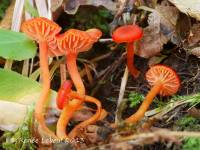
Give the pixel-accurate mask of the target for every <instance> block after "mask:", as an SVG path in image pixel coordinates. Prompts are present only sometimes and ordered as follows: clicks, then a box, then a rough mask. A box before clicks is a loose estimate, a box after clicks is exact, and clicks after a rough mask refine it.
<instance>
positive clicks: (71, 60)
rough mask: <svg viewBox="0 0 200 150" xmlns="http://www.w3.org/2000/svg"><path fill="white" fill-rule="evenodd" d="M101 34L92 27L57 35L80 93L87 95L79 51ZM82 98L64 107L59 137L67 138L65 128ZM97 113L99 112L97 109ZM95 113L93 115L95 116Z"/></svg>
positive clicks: (87, 48)
mask: <svg viewBox="0 0 200 150" xmlns="http://www.w3.org/2000/svg"><path fill="white" fill-rule="evenodd" d="M101 35H102V33H101V31H100V30H98V29H90V30H87V31H80V30H76V29H70V30H68V31H66V32H65V33H64V34H62V35H59V36H58V37H57V44H58V48H59V49H60V50H62V51H65V55H66V57H67V59H66V64H67V69H68V72H69V74H70V77H71V79H72V81H73V83H74V85H75V87H76V90H77V93H79V94H80V95H85V87H84V84H83V81H82V79H81V77H80V74H79V72H78V68H77V65H76V58H77V55H78V53H79V52H84V51H87V50H89V49H90V48H91V47H92V45H93V44H94V43H95V42H96V41H97V40H98V39H99V38H100V36H101ZM82 100H83V99H82ZM82 100H79V99H73V100H72V101H70V102H69V103H68V105H66V106H65V107H64V108H63V110H62V113H61V116H60V118H59V120H58V123H57V124H58V128H57V136H58V137H61V138H67V135H66V133H65V128H66V126H67V124H68V122H69V119H70V118H71V117H72V114H73V113H74V112H75V111H76V110H77V109H78V108H80V106H81V104H82V103H83V101H82ZM96 113H99V112H98V111H97V112H96ZM95 115H96V114H95ZM95 115H94V116H93V117H95ZM97 115H98V114H97ZM64 117H66V118H67V119H65V120H63V118H64ZM93 117H92V118H93ZM92 118H90V119H89V122H88V121H87V120H86V121H85V122H86V123H87V124H88V123H92V122H91V121H93V120H92ZM61 126H62V127H61Z"/></svg>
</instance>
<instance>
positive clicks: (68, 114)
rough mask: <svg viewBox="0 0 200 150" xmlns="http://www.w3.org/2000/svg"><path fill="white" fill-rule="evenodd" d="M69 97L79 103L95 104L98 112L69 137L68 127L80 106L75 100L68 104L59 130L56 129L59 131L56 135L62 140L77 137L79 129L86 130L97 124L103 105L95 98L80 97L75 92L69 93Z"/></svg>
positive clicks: (58, 125)
mask: <svg viewBox="0 0 200 150" xmlns="http://www.w3.org/2000/svg"><path fill="white" fill-rule="evenodd" d="M69 97H70V98H72V99H76V100H79V101H87V102H91V103H95V104H96V105H97V111H96V113H95V114H94V115H93V116H92V117H91V118H89V119H88V120H86V121H84V122H82V123H80V124H79V125H77V126H76V127H75V128H74V129H73V130H72V131H71V132H70V135H69V136H68V135H67V134H66V126H67V124H68V122H69V120H70V118H71V117H72V115H73V113H74V112H75V111H76V110H78V108H79V106H78V105H77V104H76V103H74V100H72V101H70V102H69V103H68V104H66V105H65V107H64V108H63V110H62V113H61V115H60V117H59V120H58V122H57V128H56V129H57V132H56V134H57V136H58V137H59V138H61V139H68V138H73V137H76V135H77V134H78V129H80V128H84V127H85V126H87V125H89V124H91V123H94V122H96V121H97V120H98V119H99V117H100V115H101V103H100V101H99V100H97V99H95V98H93V97H90V96H84V95H79V93H77V92H74V91H71V92H70V93H69Z"/></svg>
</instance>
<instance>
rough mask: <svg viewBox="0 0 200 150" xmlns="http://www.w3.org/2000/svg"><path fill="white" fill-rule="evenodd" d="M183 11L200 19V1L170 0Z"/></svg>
mask: <svg viewBox="0 0 200 150" xmlns="http://www.w3.org/2000/svg"><path fill="white" fill-rule="evenodd" d="M169 1H170V2H171V3H172V4H174V5H175V6H176V7H177V8H178V9H179V10H180V11H181V12H183V13H185V14H187V15H190V16H191V17H194V18H196V19H197V20H199V21H200V1H199V0H169Z"/></svg>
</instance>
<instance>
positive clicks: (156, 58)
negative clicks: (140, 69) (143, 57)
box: [148, 55, 167, 67]
mask: <svg viewBox="0 0 200 150" xmlns="http://www.w3.org/2000/svg"><path fill="white" fill-rule="evenodd" d="M166 57H167V56H166V55H160V56H153V57H151V58H150V59H149V61H148V65H149V66H150V67H151V66H153V65H156V64H159V63H160V62H161V61H163V59H165V58H166Z"/></svg>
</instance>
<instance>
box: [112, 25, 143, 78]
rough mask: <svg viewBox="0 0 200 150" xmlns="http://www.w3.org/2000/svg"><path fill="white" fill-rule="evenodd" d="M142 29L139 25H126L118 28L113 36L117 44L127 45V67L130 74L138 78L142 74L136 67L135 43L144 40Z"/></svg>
mask: <svg viewBox="0 0 200 150" xmlns="http://www.w3.org/2000/svg"><path fill="white" fill-rule="evenodd" d="M142 35H143V32H142V29H141V28H140V27H139V26H137V25H124V26H121V27H119V28H117V29H116V30H115V31H114V32H113V35H112V39H113V41H115V42H116V43H119V44H120V43H127V66H128V70H129V72H130V73H131V74H132V75H133V76H134V77H135V78H137V77H138V76H139V74H140V72H139V71H138V70H137V69H136V68H135V66H134V41H136V40H140V39H141V38H142Z"/></svg>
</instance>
